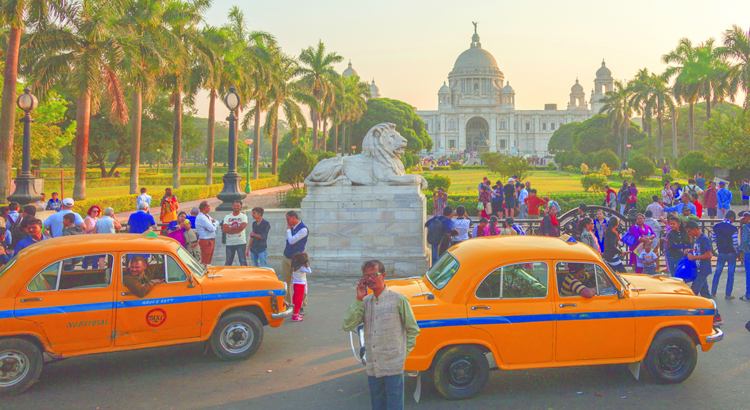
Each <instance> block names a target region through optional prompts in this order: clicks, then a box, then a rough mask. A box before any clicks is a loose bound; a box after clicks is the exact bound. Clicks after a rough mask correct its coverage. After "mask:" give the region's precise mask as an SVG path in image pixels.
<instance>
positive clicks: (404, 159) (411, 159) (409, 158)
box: [401, 152, 422, 170]
mask: <svg viewBox="0 0 750 410" xmlns="http://www.w3.org/2000/svg"><path fill="white" fill-rule="evenodd" d="M401 163H402V164H404V169H407V170H408V169H411V168H412V167H414V166H415V165H419V164H421V163H422V160H421V159H420V158H419V155H417V154H412V153H411V152H404V155H402V156H401Z"/></svg>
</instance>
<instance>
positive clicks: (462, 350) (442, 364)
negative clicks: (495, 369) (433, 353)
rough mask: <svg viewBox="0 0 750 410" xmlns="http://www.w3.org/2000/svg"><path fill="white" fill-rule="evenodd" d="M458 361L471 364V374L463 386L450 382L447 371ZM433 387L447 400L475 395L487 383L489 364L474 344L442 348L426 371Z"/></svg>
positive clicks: (462, 398)
mask: <svg viewBox="0 0 750 410" xmlns="http://www.w3.org/2000/svg"><path fill="white" fill-rule="evenodd" d="M460 361H463V362H465V361H468V362H471V363H472V364H473V375H472V377H471V380H470V381H469V382H468V384H467V385H465V386H464V387H457V386H455V385H453V384H452V383H451V380H450V377H449V376H448V372H450V371H451V367H452V366H454V365H456V364H457V363H458V362H460ZM428 373H429V377H430V378H431V379H432V381H433V383H434V385H435V389H436V390H437V391H438V393H440V395H441V396H443V397H444V398H446V399H448V400H464V399H470V398H472V397H474V396H476V395H477V394H478V393H479V391H480V390H482V388H483V387H484V385H485V384H487V380H488V379H489V376H490V364H489V362H488V361H487V356H485V354H484V352H482V351H481V350H479V349H478V348H476V347H475V346H453V347H450V348H448V349H446V350H444V351H443V352H442V353H441V354H440V355H439V356H438V357H437V359H436V360H435V362H434V363H433V365H432V367H431V368H430V370H429V371H428Z"/></svg>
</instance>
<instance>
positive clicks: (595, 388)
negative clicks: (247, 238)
mask: <svg viewBox="0 0 750 410" xmlns="http://www.w3.org/2000/svg"><path fill="white" fill-rule="evenodd" d="M723 276H724V277H725V276H726V275H723ZM308 280H309V287H310V290H309V295H308V296H309V301H308V314H307V316H306V317H305V320H304V322H300V323H295V322H290V321H289V320H287V321H286V322H285V323H284V324H283V325H282V326H281V327H279V328H270V327H265V336H264V340H263V344H262V345H261V347H260V349H259V350H258V352H257V353H256V354H255V355H254V356H252V357H251V358H250V359H248V360H245V361H240V362H221V361H219V360H218V359H216V358H215V357H214V356H213V354H212V353H211V352H210V351H209V352H208V353H205V352H206V347H205V344H189V345H180V346H173V347H164V348H153V349H144V350H136V351H129V352H119V353H107V354H100V355H92V356H84V357H80V358H71V359H67V360H64V361H62V362H57V363H52V364H49V365H47V366H45V368H44V370H43V371H42V375H41V378H40V379H39V382H37V383H36V384H35V385H34V386H32V387H31V388H30V389H29V390H28V391H27V392H25V393H24V394H22V395H20V396H16V397H3V398H2V400H0V409H10V408H13V409H27V408H38V409H48V408H55V409H71V408H76V409H78V408H86V409H124V408H127V409H204V408H211V409H273V410H284V409H290V410H299V409H305V410H314V409H352V410H359V409H361V410H364V409H369V408H370V402H369V390H368V387H367V376H366V373H365V370H364V367H363V366H362V365H361V364H359V363H357V362H356V361H355V360H354V358H353V356H352V353H351V348H350V347H349V336H348V334H347V333H345V332H343V331H342V330H341V320H342V317H343V314H344V312H345V311H346V309H347V308H348V306H349V305H350V304H351V302H352V301H353V300H354V295H355V289H354V285H355V284H356V279H352V278H347V279H339V278H316V277H315V276H314V267H313V274H312V275H310V277H309V278H308ZM724 286H725V281H724V280H722V281H721V287H720V289H722V290H723V289H724ZM744 287H745V278H744V275H737V276H736V278H735V284H734V292H735V295H736V296H739V294H740V293H741V290H742V289H744ZM717 304H718V306H719V309H720V311H721V313H722V315H723V319H724V327H723V330H724V332H725V338H724V340H723V341H722V342H720V343H718V344H717V345H716V346H715V347H714V348H713V349H712V350H711V351H709V352H707V353H703V352H701V351H700V349H698V351H699V354H698V355H699V356H698V365H697V367H696V369H695V371H694V373H693V374H692V376H691V377H690V378H689V379H688V380H686V381H685V382H683V383H681V384H676V385H660V384H656V383H654V382H653V381H650V380H649V378H648V377H647V376H645V374H644V373H645V371H642V372H641V380H635V379H634V378H633V377H632V375H631V374H630V372H629V371H628V370H627V366H623V365H612V366H589V367H570V368H559V369H538V370H516V371H493V372H491V373H490V378H489V382H488V384H487V385H486V386H485V388H484V389H483V390H482V391H481V392H480V394H479V395H478V396H477V397H475V398H473V399H470V400H464V401H452V402H449V401H446V400H444V399H442V398H441V397H440V396H439V395H438V393H437V392H436V391H435V390H434V388H433V387H431V386H428V385H423V389H422V397H421V400H420V402H419V403H415V402H414V400H413V398H412V394H413V392H414V389H415V386H416V380H415V379H412V378H406V382H405V390H406V392H405V397H406V400H405V408H406V409H429V410H442V409H497V408H503V409H542V410H548V409H555V410H559V409H576V410H580V409H660V408H665V409H666V408H679V409H700V410H704V409H721V410H734V409H747V408H748V403H750V349H748V343H749V342H750V333H748V332H747V330H745V328H744V325H745V323H746V322H747V321H748V319H750V303H747V302H742V301H739V300H732V301H726V300H724V299H723V292H720V295H719V298H718V300H717ZM642 370H643V369H642Z"/></svg>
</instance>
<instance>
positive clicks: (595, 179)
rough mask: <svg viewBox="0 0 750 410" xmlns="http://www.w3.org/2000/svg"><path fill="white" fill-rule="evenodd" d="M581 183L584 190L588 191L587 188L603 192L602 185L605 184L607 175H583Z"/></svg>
mask: <svg viewBox="0 0 750 410" xmlns="http://www.w3.org/2000/svg"><path fill="white" fill-rule="evenodd" d="M581 185H582V186H583V190H584V191H586V192H589V190H592V191H594V192H603V191H604V186H605V185H607V177H605V176H604V175H602V174H595V173H592V174H588V175H584V176H582V177H581Z"/></svg>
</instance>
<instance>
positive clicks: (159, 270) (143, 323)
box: [115, 254, 202, 346]
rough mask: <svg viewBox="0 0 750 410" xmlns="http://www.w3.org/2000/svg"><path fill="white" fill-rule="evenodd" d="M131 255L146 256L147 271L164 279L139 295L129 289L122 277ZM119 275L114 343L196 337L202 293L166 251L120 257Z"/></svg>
mask: <svg viewBox="0 0 750 410" xmlns="http://www.w3.org/2000/svg"><path fill="white" fill-rule="evenodd" d="M132 256H143V257H146V258H147V261H148V270H149V271H151V272H153V273H154V278H155V279H164V278H166V282H165V283H162V284H159V285H157V286H155V287H154V288H153V289H152V290H151V292H149V294H148V295H146V296H145V297H143V298H139V297H137V296H136V295H134V294H132V293H131V292H130V289H128V288H127V287H126V286H125V285H124V284H123V281H122V279H123V278H124V277H125V275H129V274H130V273H129V271H128V261H129V260H130V257H132ZM121 267H122V277H121V278H120V279H119V280H118V281H117V294H116V301H117V303H116V313H115V315H116V321H115V346H130V345H138V344H147V343H158V342H164V341H170V340H181V339H191V338H197V337H199V336H200V329H201V323H200V321H201V304H202V302H201V301H202V293H201V287H200V285H199V284H198V283H197V282H196V281H195V280H193V281H192V282H191V281H190V280H189V278H188V275H187V272H188V271H187V269H185V268H184V267H183V266H182V265H181V264H180V263H179V262H178V261H177V258H176V257H174V256H172V255H168V254H149V255H142V254H141V255H135V254H123V255H122V257H121Z"/></svg>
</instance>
